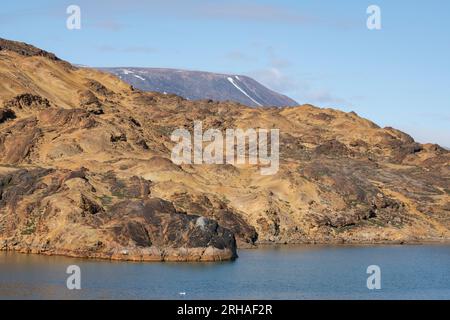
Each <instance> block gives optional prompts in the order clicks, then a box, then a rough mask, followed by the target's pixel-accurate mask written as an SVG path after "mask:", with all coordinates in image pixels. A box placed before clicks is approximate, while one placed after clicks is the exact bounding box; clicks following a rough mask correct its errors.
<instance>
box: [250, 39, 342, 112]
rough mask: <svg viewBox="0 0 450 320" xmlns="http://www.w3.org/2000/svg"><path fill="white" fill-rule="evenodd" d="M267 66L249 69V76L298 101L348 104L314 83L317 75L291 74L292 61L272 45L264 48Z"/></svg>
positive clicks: (338, 104) (321, 103) (316, 80)
mask: <svg viewBox="0 0 450 320" xmlns="http://www.w3.org/2000/svg"><path fill="white" fill-rule="evenodd" d="M265 55H266V60H267V66H266V67H265V68H260V69H257V70H253V71H250V72H249V73H248V74H249V76H251V77H253V78H255V79H256V80H257V81H259V82H261V83H262V84H264V85H265V86H267V87H269V88H270V89H272V90H275V91H278V92H280V93H283V94H286V95H288V96H291V97H292V98H294V99H296V100H297V101H298V102H299V103H311V104H318V105H334V106H344V105H345V106H350V105H351V103H350V102H348V101H347V100H346V99H343V98H340V97H338V96H336V95H334V94H333V93H332V91H331V90H328V89H327V88H323V87H321V86H320V85H319V86H318V85H316V84H314V82H318V80H320V79H317V77H311V75H308V74H293V73H292V72H291V70H292V69H295V68H293V67H294V62H292V61H290V60H288V59H285V58H283V57H282V56H280V55H279V54H278V53H277V50H276V49H275V48H273V47H270V46H269V47H267V48H266V50H265Z"/></svg>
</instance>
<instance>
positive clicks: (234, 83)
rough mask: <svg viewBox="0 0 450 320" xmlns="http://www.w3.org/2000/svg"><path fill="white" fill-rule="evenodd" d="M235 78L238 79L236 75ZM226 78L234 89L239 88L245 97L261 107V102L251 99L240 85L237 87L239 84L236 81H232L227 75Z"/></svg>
mask: <svg viewBox="0 0 450 320" xmlns="http://www.w3.org/2000/svg"><path fill="white" fill-rule="evenodd" d="M236 78H237V79H239V78H238V77H237V76H236ZM227 79H228V81H229V82H230V83H231V84H232V85H233V86H234V87H235V88H236V89H238V90H239V91H240V92H242V93H243V94H244V95H245V96H247V98H249V99H250V100H252V101H253V102H254V103H256V104H257V105H258V106H260V107H262V104H260V103H259V102H258V101H256V100H255V99H253V98H252V97H251V96H250V95H249V94H248V93H247V92H245V91H244V90H243V89H242V88H241V87H239V86H238V85H237V84H236V82H234V80H233V78H231V77H228V78H227Z"/></svg>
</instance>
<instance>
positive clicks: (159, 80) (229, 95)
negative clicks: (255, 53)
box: [99, 68, 298, 107]
mask: <svg viewBox="0 0 450 320" xmlns="http://www.w3.org/2000/svg"><path fill="white" fill-rule="evenodd" d="M99 69H100V70H103V71H106V72H110V73H112V74H114V75H116V76H118V77H119V78H121V79H122V80H123V81H125V82H127V83H129V84H131V85H133V86H134V87H136V88H138V89H141V90H144V91H156V92H161V93H173V94H176V95H179V96H181V97H184V98H187V99H189V100H202V99H212V100H216V101H227V100H229V101H234V102H239V103H242V104H244V105H247V106H252V107H271V106H275V107H283V106H296V105H298V103H297V102H296V101H294V100H292V99H291V98H289V97H287V96H285V95H282V94H279V93H277V92H274V91H272V90H270V89H268V88H266V87H265V86H263V85H262V84H260V83H259V82H257V81H255V80H254V79H252V78H250V77H247V76H242V75H229V74H219V73H211V72H201V71H187V70H178V69H162V68H99Z"/></svg>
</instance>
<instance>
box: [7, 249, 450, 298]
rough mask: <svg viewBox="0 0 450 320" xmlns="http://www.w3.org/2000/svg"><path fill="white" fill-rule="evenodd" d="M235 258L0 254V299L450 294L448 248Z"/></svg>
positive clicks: (260, 252)
mask: <svg viewBox="0 0 450 320" xmlns="http://www.w3.org/2000/svg"><path fill="white" fill-rule="evenodd" d="M239 256H240V258H239V259H237V260H236V261H234V262H224V263H213V264H211V263H203V264H200V263H188V264H177V263H129V262H109V261H98V260H84V259H72V258H65V257H45V256H39V255H22V254H12V253H0V299H18V298H21V299H23V298H25V299H450V246H429V245H426V246H389V247H384V246H383V247H320V246H301V247H280V248H263V249H257V250H241V251H240V252H239ZM69 265H78V266H79V267H80V268H81V286H82V289H81V290H73V291H70V290H68V289H67V287H66V279H67V277H68V276H69V275H67V274H66V268H67V266H69ZM369 265H378V266H379V267H380V268H381V286H382V287H381V290H369V289H368V288H367V285H366V281H367V277H368V276H369V275H368V274H366V270H367V267H368V266H369ZM182 292H183V293H185V295H182V294H180V293H182Z"/></svg>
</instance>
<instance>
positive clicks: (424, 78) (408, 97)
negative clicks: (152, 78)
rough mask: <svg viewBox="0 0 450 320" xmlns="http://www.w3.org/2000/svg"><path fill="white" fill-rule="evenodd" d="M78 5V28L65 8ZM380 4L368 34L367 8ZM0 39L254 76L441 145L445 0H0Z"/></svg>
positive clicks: (123, 60)
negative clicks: (378, 24) (69, 24)
mask: <svg viewBox="0 0 450 320" xmlns="http://www.w3.org/2000/svg"><path fill="white" fill-rule="evenodd" d="M71 4H75V5H79V6H80V8H81V23H82V25H81V30H68V29H67V28H66V19H67V16H68V15H67V14H66V8H67V6H68V5H71ZM372 4H376V5H378V6H379V7H380V8H381V14H382V29H381V30H377V31H375V30H372V31H370V30H368V29H367V28H366V20H367V17H368V15H367V14H366V9H367V7H368V6H369V5H372ZM0 30H1V31H0V37H3V38H8V39H13V40H20V41H25V42H28V43H31V44H34V45H36V46H39V47H41V48H43V49H46V50H48V51H52V52H54V53H56V54H57V55H58V56H59V57H61V58H63V59H65V60H68V61H70V62H72V63H79V64H85V65H89V66H103V67H106V66H134V67H171V68H184V69H193V70H204V71H213V72H223V73H232V74H245V75H249V76H252V77H254V78H255V79H256V80H258V81H260V82H262V83H263V84H265V85H267V86H268V87H270V88H272V89H274V90H277V91H279V92H282V93H285V94H287V95H289V96H291V97H292V98H294V99H296V100H297V101H298V102H299V103H311V104H314V105H317V106H321V107H334V108H337V109H341V110H344V111H352V110H353V111H356V112H357V113H358V114H359V115H361V116H363V117H366V118H369V119H371V120H373V121H375V122H376V123H378V124H379V125H381V126H392V127H395V128H398V129H401V130H403V131H405V132H407V133H409V134H411V135H412V136H413V137H414V138H415V139H416V140H418V141H420V142H435V143H439V144H441V145H444V146H448V147H450V130H449V128H450V1H447V0H429V1H421V2H420V3H419V1H409V0H408V1H407V0H396V1H392V0H391V1H381V0H371V1H365V0H348V1H325V0H314V1H313V0H310V1H299V0H292V1H291V0H285V1H282V0H260V1H249V0H248V1H246V0H239V1H236V0H227V1H217V0H208V1H206V0H172V1H171V0H150V1H143V0H142V1H138V0H126V1H122V0H97V1H95V0H90V1H88V0H71V1H65V0H42V1H24V0H16V1H7V2H6V1H4V2H3V3H2V4H1V7H0Z"/></svg>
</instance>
